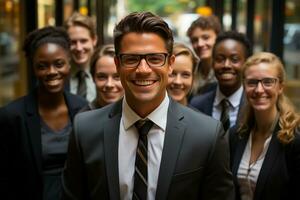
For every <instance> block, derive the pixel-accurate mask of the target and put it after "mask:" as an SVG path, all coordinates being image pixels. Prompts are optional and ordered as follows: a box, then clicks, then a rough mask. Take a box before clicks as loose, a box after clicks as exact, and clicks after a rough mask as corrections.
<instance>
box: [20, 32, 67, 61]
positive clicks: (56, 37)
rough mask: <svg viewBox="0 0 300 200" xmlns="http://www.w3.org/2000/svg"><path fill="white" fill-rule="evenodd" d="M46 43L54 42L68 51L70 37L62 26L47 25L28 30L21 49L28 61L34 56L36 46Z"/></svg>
mask: <svg viewBox="0 0 300 200" xmlns="http://www.w3.org/2000/svg"><path fill="white" fill-rule="evenodd" d="M46 43H54V44H57V45H59V46H61V47H62V48H63V49H65V50H66V52H67V53H68V54H69V53H70V45H71V42H70V38H69V35H68V33H67V32H66V30H65V29H64V28H61V27H54V26H47V27H44V28H41V29H37V30H34V31H32V32H30V33H29V34H28V35H27V37H26V38H25V41H24V46H23V51H24V52H25V56H26V57H27V59H29V61H31V60H32V59H33V57H34V54H35V52H36V50H37V49H38V47H40V46H41V45H43V44H46Z"/></svg>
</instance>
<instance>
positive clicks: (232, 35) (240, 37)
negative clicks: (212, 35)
mask: <svg viewBox="0 0 300 200" xmlns="http://www.w3.org/2000/svg"><path fill="white" fill-rule="evenodd" d="M227 39H231V40H235V41H238V42H240V43H241V44H242V45H243V46H244V50H245V52H244V53H245V56H246V59H247V58H248V57H249V56H251V55H252V44H251V42H250V41H249V39H248V38H247V36H246V35H245V34H243V33H239V32H237V31H226V32H223V33H220V34H219V35H218V37H217V39H216V42H215V45H214V47H213V58H214V56H215V51H216V47H217V46H218V44H219V43H221V42H222V41H224V40H227Z"/></svg>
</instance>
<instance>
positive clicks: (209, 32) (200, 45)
mask: <svg viewBox="0 0 300 200" xmlns="http://www.w3.org/2000/svg"><path fill="white" fill-rule="evenodd" d="M216 38H217V34H216V32H215V31H214V30H213V29H202V28H199V27H197V28H195V29H194V30H193V32H192V34H191V36H190V41H191V43H192V46H193V49H194V51H195V53H196V54H197V56H198V57H199V58H200V59H209V58H211V56H212V49H213V46H214V44H215V42H216Z"/></svg>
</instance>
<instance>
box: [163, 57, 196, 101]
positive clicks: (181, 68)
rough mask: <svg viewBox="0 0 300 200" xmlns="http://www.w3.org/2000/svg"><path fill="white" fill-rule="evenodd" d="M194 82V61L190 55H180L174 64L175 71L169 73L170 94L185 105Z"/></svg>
mask: <svg viewBox="0 0 300 200" xmlns="http://www.w3.org/2000/svg"><path fill="white" fill-rule="evenodd" d="M192 84H193V61H192V58H191V57H190V56H187V55H184V54H182V55H178V56H176V58H175V62H174V64H173V72H172V73H171V74H169V84H168V88H167V89H168V94H169V95H170V96H171V97H172V98H173V99H174V100H175V101H178V102H180V103H182V104H184V105H186V104H187V95H188V93H189V91H190V90H191V88H192Z"/></svg>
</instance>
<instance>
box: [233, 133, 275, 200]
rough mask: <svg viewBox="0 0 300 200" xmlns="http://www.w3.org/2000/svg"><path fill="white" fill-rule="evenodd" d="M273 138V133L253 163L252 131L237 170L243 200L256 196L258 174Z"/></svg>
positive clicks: (249, 199)
mask: <svg viewBox="0 0 300 200" xmlns="http://www.w3.org/2000/svg"><path fill="white" fill-rule="evenodd" d="M271 138H272V134H271V135H270V136H269V137H268V138H267V139H266V141H265V143H264V148H263V151H262V152H261V154H260V155H259V157H258V158H257V160H256V161H254V162H253V163H252V164H251V165H250V164H249V163H250V156H251V148H252V132H251V133H250V136H249V139H248V142H247V145H246V148H245V151H244V154H243V157H242V160H241V162H240V166H239V169H238V172H237V180H238V185H239V188H240V196H241V200H252V199H253V198H254V191H255V187H256V182H257V179H258V175H259V173H260V169H261V166H262V164H263V162H264V159H265V156H266V153H267V151H268V148H269V144H270V141H271Z"/></svg>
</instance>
